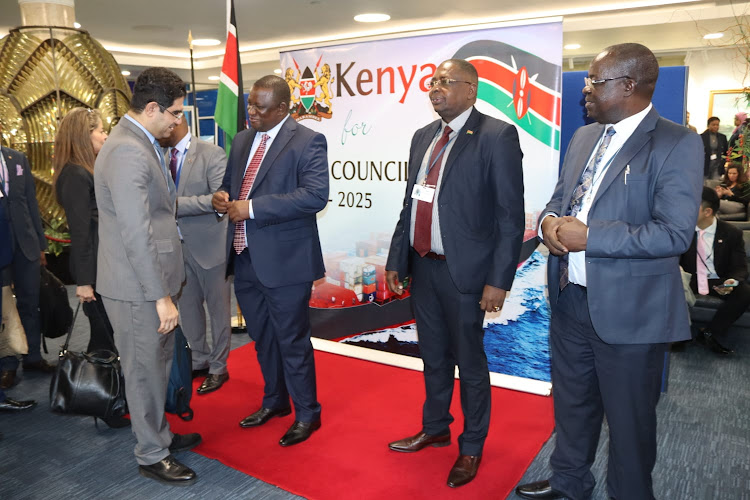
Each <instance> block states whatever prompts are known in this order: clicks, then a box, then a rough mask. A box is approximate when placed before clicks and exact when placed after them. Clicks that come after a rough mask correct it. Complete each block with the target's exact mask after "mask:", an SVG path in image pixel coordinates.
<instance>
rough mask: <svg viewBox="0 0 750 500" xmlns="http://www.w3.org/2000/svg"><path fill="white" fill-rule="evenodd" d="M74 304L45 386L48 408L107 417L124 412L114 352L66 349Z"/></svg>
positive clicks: (123, 386)
mask: <svg viewBox="0 0 750 500" xmlns="http://www.w3.org/2000/svg"><path fill="white" fill-rule="evenodd" d="M80 307H81V305H80V303H79V304H78V307H77V308H76V312H75V315H74V316H73V322H72V324H71V325H70V329H69V330H68V336H67V338H66V339H65V344H64V345H63V346H62V348H61V349H60V359H59V361H58V363H57V371H56V372H55V374H54V375H53V377H52V382H51V384H50V388H49V400H50V409H51V410H52V411H55V412H58V413H69V414H75V415H89V416H92V417H99V418H102V419H108V418H112V417H121V416H123V415H125V414H126V413H128V405H127V402H126V400H125V379H124V378H123V376H122V369H121V367H120V358H119V356H118V354H117V353H116V352H112V351H106V350H101V351H95V352H86V353H83V352H72V351H68V342H69V341H70V334H71V333H72V332H73V325H74V324H75V318H76V317H77V316H78V310H79V309H80Z"/></svg>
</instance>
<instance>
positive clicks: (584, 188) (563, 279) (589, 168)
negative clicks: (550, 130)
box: [560, 126, 615, 290]
mask: <svg viewBox="0 0 750 500" xmlns="http://www.w3.org/2000/svg"><path fill="white" fill-rule="evenodd" d="M613 135H615V129H614V127H612V126H609V127H607V131H606V132H604V139H602V142H601V144H599V149H597V150H596V154H595V155H594V156H593V158H591V161H589V164H588V165H586V168H585V169H584V170H583V173H582V174H581V180H580V181H579V182H578V185H577V186H576V188H575V190H574V191H573V197H572V198H571V200H570V207H569V208H568V213H567V214H566V215H572V216H573V217H575V216H577V215H578V213H579V212H580V211H581V205H583V199H584V198H585V197H586V195H587V194H588V192H589V191H590V190H591V186H593V185H594V178H595V177H596V172H597V170H599V166H600V165H601V162H602V158H604V153H606V152H607V147H608V146H609V143H610V142H611V141H612V136H613ZM568 283H569V281H568V256H567V254H566V255H563V256H562V258H561V259H560V290H562V289H563V288H565V286H566V285H567V284H568Z"/></svg>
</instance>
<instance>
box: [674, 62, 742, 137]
mask: <svg viewBox="0 0 750 500" xmlns="http://www.w3.org/2000/svg"><path fill="white" fill-rule="evenodd" d="M685 65H686V66H688V67H689V68H690V69H689V72H688V95H687V110H688V111H689V112H690V123H691V125H694V126H695V128H697V129H698V132H699V133H700V132H703V131H704V130H706V120H707V119H708V117H709V116H710V115H709V114H708V106H709V96H710V91H711V90H737V89H742V88H744V87H746V86H750V77H748V75H747V70H748V63H747V61H745V59H744V58H743V56H742V54H741V53H740V51H739V50H738V49H736V48H728V49H710V50H692V51H688V53H687V56H686V57H685ZM724 125H726V124H725V123H724V121H722V128H723V126H724ZM733 128H734V127H733Z"/></svg>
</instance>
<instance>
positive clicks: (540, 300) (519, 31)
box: [281, 19, 562, 393]
mask: <svg viewBox="0 0 750 500" xmlns="http://www.w3.org/2000/svg"><path fill="white" fill-rule="evenodd" d="M451 58H461V59H466V60H467V61H469V62H471V63H472V64H473V65H474V66H475V67H476V69H477V72H478V74H479V88H478V100H477V103H476V108H477V109H478V110H479V111H481V112H483V113H485V114H488V115H490V116H493V117H495V118H497V119H500V120H503V121H505V122H508V123H511V124H513V125H515V126H516V128H517V130H518V134H519V136H520V141H521V149H522V150H523V153H524V159H523V170H524V186H525V212H526V233H525V235H524V244H523V250H522V255H521V258H520V261H519V264H518V271H517V273H516V279H515V282H514V285H513V289H512V290H511V293H510V294H509V295H508V297H507V298H506V301H505V306H504V307H503V310H502V311H501V312H500V313H496V314H488V315H487V317H486V319H485V349H486V351H487V356H488V360H489V363H490V370H491V371H492V372H493V374H492V380H493V383H495V384H496V385H503V386H506V387H512V388H519V389H522V390H529V391H531V392H538V393H548V392H549V387H550V384H549V381H550V373H549V348H548V328H549V310H548V305H547V300H546V297H545V293H546V287H545V271H546V269H545V268H546V254H545V253H544V251H543V250H544V247H543V246H539V245H538V241H537V239H536V229H535V228H536V221H537V218H538V216H539V213H540V212H541V211H542V210H543V208H544V207H545V205H546V204H547V202H548V201H549V198H550V196H551V194H552V191H553V189H554V186H555V183H556V181H557V173H558V165H559V152H560V102H561V100H560V98H561V95H560V92H561V81H562V78H561V76H562V68H561V63H562V23H561V22H560V20H559V19H554V20H543V21H540V22H537V23H533V24H523V25H520V24H518V23H513V24H504V25H498V26H496V27H493V28H490V29H482V30H471V31H460V32H450V33H441V34H432V35H423V36H415V37H408V38H396V39H388V40H381V41H370V42H363V43H355V44H347V45H338V46H329V47H319V48H311V49H306V50H298V51H291V52H284V53H282V54H281V67H282V71H283V75H284V77H285V79H286V81H287V83H288V84H289V88H290V90H291V91H292V105H291V115H292V117H293V118H294V119H295V120H297V121H298V122H299V123H301V124H302V125H305V126H307V127H310V128H312V129H313V130H316V131H319V132H321V133H323V134H325V136H326V139H327V141H328V161H329V172H330V186H331V190H330V196H329V203H328V206H327V208H326V209H325V210H324V211H322V212H321V213H320V214H319V219H318V223H319V227H320V237H321V244H322V246H323V253H324V258H325V264H326V278H325V280H321V281H319V282H317V283H316V284H315V287H314V289H313V294H312V299H311V301H310V306H311V320H312V324H313V335H314V336H315V337H318V338H322V339H328V340H335V341H337V342H338V343H340V344H347V345H354V346H364V347H369V348H372V349H375V350H378V351H386V352H391V353H398V354H406V355H409V356H418V352H419V351H418V346H417V331H416V327H415V325H414V322H413V317H412V314H411V304H410V300H411V299H410V297H409V296H408V293H406V294H405V297H404V298H398V297H396V296H393V295H391V294H390V293H389V291H388V289H387V287H386V284H385V263H386V257H387V255H388V249H389V247H390V241H391V236H392V234H393V230H394V228H395V226H396V222H397V220H398V217H399V213H400V211H401V207H402V202H403V199H404V194H405V189H406V181H407V173H408V159H409V147H410V144H411V139H412V136H413V134H414V132H415V131H416V130H417V129H419V128H421V127H424V126H425V125H427V124H429V123H431V122H433V121H434V120H436V119H438V118H439V117H438V116H437V114H436V113H435V112H434V111H433V109H432V105H431V104H430V101H429V97H428V90H429V89H428V86H427V85H428V83H429V81H430V79H431V78H432V76H433V73H434V72H435V69H436V67H437V66H438V65H439V64H440V63H441V62H442V61H444V60H446V59H451ZM468 244H470V242H467V245H468ZM538 246H539V248H538ZM317 343H318V344H328V345H330V343H325V342H320V341H318V342H317ZM341 348H345V349H349V347H345V346H343V347H341ZM376 356H377V357H382V356H388V355H385V354H381V353H377V354H376ZM399 358H400V359H404V357H403V356H400V357H399ZM389 359H390V357H389ZM395 364H398V363H395ZM407 364H408V363H407Z"/></svg>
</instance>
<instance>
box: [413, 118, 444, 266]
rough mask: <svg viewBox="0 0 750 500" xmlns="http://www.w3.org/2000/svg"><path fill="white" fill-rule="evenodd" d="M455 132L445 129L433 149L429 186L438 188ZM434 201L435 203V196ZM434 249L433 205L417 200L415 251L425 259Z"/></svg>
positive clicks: (429, 164) (429, 167)
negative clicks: (444, 155) (441, 168)
mask: <svg viewBox="0 0 750 500" xmlns="http://www.w3.org/2000/svg"><path fill="white" fill-rule="evenodd" d="M451 132H453V131H452V130H451V128H450V127H447V126H446V127H445V128H444V129H443V135H442V136H440V139H439V140H438V142H437V144H435V147H434V148H432V154H431V155H430V161H429V163H427V168H428V169H429V170H428V172H427V178H426V179H425V180H424V183H425V184H426V185H428V186H432V187H435V186H437V181H438V177H439V176H440V167H441V166H442V163H443V152H444V150H445V146H446V145H447V144H448V141H449V140H450V138H449V135H450V133H451ZM432 201H433V202H434V201H435V197H434V196H433V198H432ZM431 248H432V203H429V202H426V201H422V200H417V217H416V219H414V250H416V251H417V253H418V254H419V255H420V256H421V257H424V256H425V255H427V254H428V253H429V252H430V249H431Z"/></svg>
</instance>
